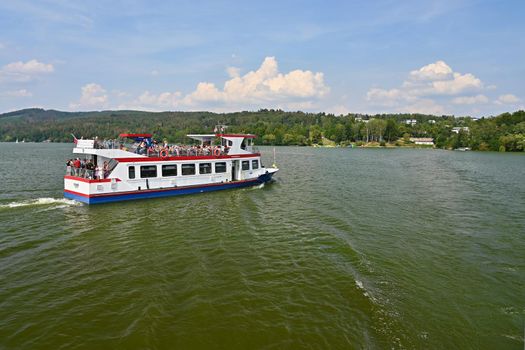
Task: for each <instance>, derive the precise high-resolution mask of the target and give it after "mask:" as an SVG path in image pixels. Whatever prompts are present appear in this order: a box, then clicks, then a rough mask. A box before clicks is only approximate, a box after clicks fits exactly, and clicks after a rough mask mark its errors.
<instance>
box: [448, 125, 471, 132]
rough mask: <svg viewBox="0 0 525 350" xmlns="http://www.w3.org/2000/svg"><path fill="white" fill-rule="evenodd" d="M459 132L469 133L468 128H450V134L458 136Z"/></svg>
mask: <svg viewBox="0 0 525 350" xmlns="http://www.w3.org/2000/svg"><path fill="white" fill-rule="evenodd" d="M460 131H463V132H466V133H467V134H468V133H469V132H470V129H469V128H468V126H457V127H455V128H452V132H454V133H456V134H459V132H460Z"/></svg>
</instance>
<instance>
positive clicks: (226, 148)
mask: <svg viewBox="0 0 525 350" xmlns="http://www.w3.org/2000/svg"><path fill="white" fill-rule="evenodd" d="M188 137H190V138H191V139H193V140H194V141H198V144H196V145H193V146H186V145H169V144H167V143H163V144H159V143H157V142H156V141H155V140H153V138H152V135H151V134H121V135H119V140H104V141H100V140H98V139H97V138H95V139H91V140H77V139H75V143H76V145H75V148H74V149H73V153H74V154H75V155H76V158H75V159H71V160H69V161H68V162H67V173H66V176H64V197H66V198H69V199H74V200H77V201H80V202H83V203H87V204H97V203H108V202H116V201H123V200H132V199H140V198H157V197H166V196H174V195H183V194H192V193H202V192H209V191H217V190H224V189H232V188H241V187H248V186H254V185H259V184H263V183H265V182H268V181H270V180H271V179H272V176H273V174H275V173H276V172H277V171H278V169H277V168H275V167H272V168H265V167H264V166H263V164H262V163H261V155H260V153H259V152H257V150H255V149H254V147H253V139H254V138H255V135H251V134H224V133H223V134H191V135H188Z"/></svg>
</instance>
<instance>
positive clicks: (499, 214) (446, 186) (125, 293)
mask: <svg viewBox="0 0 525 350" xmlns="http://www.w3.org/2000/svg"><path fill="white" fill-rule="evenodd" d="M71 148H72V145H71V144H67V145H66V144H31V143H26V144H5V143H3V144H0V179H1V184H0V188H1V191H0V223H1V225H0V348H3V349H4V348H5V349H35V348H38V349H112V348H126V349H139V348H140V349H145V348H150V349H166V348H177V349H217V348H222V349H321V348H325V349H349V348H378V349H386V348H400V349H405V348H406V349H426V348H433V349H453V348H456V349H495V348H498V349H523V347H524V344H523V341H524V340H523V339H524V324H525V155H523V154H497V153H477V152H450V151H440V150H412V149H406V150H401V149H399V150H398V149H393V150H391V149H319V148H296V147H280V148H277V165H278V166H279V167H280V169H281V170H280V172H279V173H278V174H277V175H276V177H275V179H276V181H275V182H274V183H271V184H267V185H265V186H263V187H258V188H251V189H243V190H231V191H222V192H216V193H207V194H200V195H193V196H182V197H172V198H165V199H154V200H142V201H133V202H122V203H115V204H107V205H99V206H86V205H83V204H77V203H75V202H72V201H68V200H64V199H63V198H62V188H63V184H62V181H63V180H62V176H63V174H64V161H65V159H66V158H68V157H70V156H71ZM262 153H263V156H264V160H265V163H266V164H267V165H269V164H271V163H272V162H273V159H272V158H273V156H272V148H262Z"/></svg>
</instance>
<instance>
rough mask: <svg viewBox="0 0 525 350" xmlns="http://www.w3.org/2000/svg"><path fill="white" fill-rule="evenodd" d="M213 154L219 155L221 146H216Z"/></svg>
mask: <svg viewBox="0 0 525 350" xmlns="http://www.w3.org/2000/svg"><path fill="white" fill-rule="evenodd" d="M213 155H214V156H216V157H218V156H220V155H221V149H220V148H219V147H215V149H214V150H213Z"/></svg>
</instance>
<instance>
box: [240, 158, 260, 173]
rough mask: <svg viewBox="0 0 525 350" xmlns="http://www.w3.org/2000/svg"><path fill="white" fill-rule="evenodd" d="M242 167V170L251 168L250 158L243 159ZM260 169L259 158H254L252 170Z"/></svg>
mask: <svg viewBox="0 0 525 350" xmlns="http://www.w3.org/2000/svg"><path fill="white" fill-rule="evenodd" d="M241 169H242V170H250V161H249V160H243V161H242V163H241ZM257 169H259V160H257V159H254V160H252V170H257Z"/></svg>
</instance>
